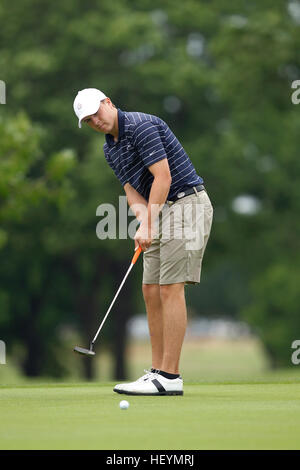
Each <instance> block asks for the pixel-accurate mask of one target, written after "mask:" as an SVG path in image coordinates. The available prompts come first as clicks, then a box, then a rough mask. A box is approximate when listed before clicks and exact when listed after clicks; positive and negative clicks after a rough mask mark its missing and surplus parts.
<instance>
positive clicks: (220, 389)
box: [0, 381, 300, 450]
mask: <svg viewBox="0 0 300 470" xmlns="http://www.w3.org/2000/svg"><path fill="white" fill-rule="evenodd" d="M112 387H113V384H112V383H105V384H102V383H101V384H95V383H91V384H85V383H84V384H83V383H80V384H66V385H57V384H43V385H28V386H18V387H13V386H1V387H0V416H1V420H0V448H1V449H115V450H118V449H157V450H160V449H162V450H164V449H180V450H183V449H299V448H300V440H299V435H300V383H299V381H297V383H252V384H251V383H242V384H241V383H231V384H226V383H218V384H185V388H184V393H185V394H184V396H183V397H181V396H175V397H126V396H125V395H117V394H116V393H114V392H112ZM124 398H125V399H127V400H128V401H129V403H130V407H129V409H128V410H120V408H119V402H120V401H121V400H122V399H124Z"/></svg>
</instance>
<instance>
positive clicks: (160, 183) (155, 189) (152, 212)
mask: <svg viewBox="0 0 300 470" xmlns="http://www.w3.org/2000/svg"><path fill="white" fill-rule="evenodd" d="M170 186H171V180H169V179H167V180H166V179H165V178H160V177H155V178H154V180H153V183H152V186H151V191H150V195H149V201H148V208H147V224H148V227H154V224H155V221H156V219H157V217H158V215H159V213H160V211H161V209H162V208H163V206H164V204H165V202H166V199H167V196H168V194H169V191H170Z"/></svg>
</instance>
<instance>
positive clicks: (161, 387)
mask: <svg viewBox="0 0 300 470" xmlns="http://www.w3.org/2000/svg"><path fill="white" fill-rule="evenodd" d="M151 382H152V383H153V385H155V387H156V388H157V390H158V391H159V392H160V393H162V392H165V391H166V389H165V387H163V386H162V384H161V383H160V382H159V381H158V380H157V379H153V380H151Z"/></svg>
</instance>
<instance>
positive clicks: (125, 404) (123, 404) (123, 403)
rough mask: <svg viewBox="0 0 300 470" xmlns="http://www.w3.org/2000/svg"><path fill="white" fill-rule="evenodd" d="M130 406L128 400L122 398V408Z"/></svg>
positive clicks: (125, 408)
mask: <svg viewBox="0 0 300 470" xmlns="http://www.w3.org/2000/svg"><path fill="white" fill-rule="evenodd" d="M128 407H129V403H128V401H127V400H122V401H120V408H121V410H127V408H128Z"/></svg>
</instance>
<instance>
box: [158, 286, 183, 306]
mask: <svg viewBox="0 0 300 470" xmlns="http://www.w3.org/2000/svg"><path fill="white" fill-rule="evenodd" d="M182 295H184V283H177V284H165V285H161V286H160V298H161V301H162V302H164V301H165V300H168V299H170V298H172V297H174V296H182Z"/></svg>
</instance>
